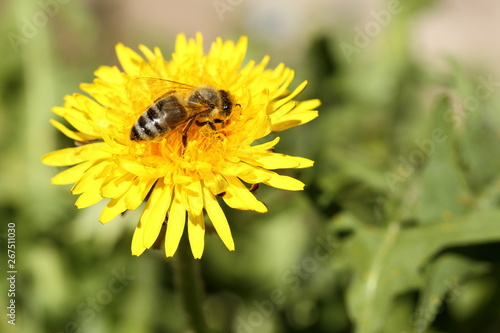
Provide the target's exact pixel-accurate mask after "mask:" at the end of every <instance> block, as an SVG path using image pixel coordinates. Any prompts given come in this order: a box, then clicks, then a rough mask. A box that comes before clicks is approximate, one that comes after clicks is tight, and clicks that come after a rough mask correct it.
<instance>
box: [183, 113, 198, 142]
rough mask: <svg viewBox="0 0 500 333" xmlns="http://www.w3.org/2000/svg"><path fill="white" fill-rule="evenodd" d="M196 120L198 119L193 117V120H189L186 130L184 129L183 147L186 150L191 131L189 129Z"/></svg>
mask: <svg viewBox="0 0 500 333" xmlns="http://www.w3.org/2000/svg"><path fill="white" fill-rule="evenodd" d="M195 120H196V117H192V118H191V119H189V120H188V122H187V124H186V126H184V128H183V129H182V146H184V148H186V147H187V132H188V130H189V127H191V125H192V124H193V122H194V121H195Z"/></svg>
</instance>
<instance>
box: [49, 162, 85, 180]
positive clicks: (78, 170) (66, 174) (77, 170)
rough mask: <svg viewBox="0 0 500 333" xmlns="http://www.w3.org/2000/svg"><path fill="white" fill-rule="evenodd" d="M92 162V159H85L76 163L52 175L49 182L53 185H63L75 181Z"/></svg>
mask: <svg viewBox="0 0 500 333" xmlns="http://www.w3.org/2000/svg"><path fill="white" fill-rule="evenodd" d="M93 164H94V161H86V162H83V163H80V164H77V165H75V166H73V167H71V168H69V169H66V170H64V171H62V172H60V173H58V174H57V175H55V176H54V177H52V179H51V182H52V184H55V185H65V184H73V183H76V182H77V181H78V180H79V179H80V178H82V176H83V174H84V173H85V172H86V171H87V169H88V168H90V167H91V166H92V165H93Z"/></svg>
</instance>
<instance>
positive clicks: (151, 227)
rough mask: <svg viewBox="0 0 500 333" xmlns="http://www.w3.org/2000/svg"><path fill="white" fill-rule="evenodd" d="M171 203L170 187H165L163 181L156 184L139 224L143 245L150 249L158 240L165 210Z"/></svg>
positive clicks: (165, 214)
mask: <svg viewBox="0 0 500 333" xmlns="http://www.w3.org/2000/svg"><path fill="white" fill-rule="evenodd" d="M171 201H172V185H170V184H169V185H166V184H165V183H164V182H163V179H159V180H158V183H156V185H155V187H154V189H153V191H152V192H151V197H150V198H149V200H148V202H147V204H146V208H145V209H144V213H143V214H142V216H141V222H142V223H143V224H144V241H143V245H144V246H145V247H147V248H150V247H151V245H153V243H154V242H155V240H156V239H157V238H158V234H159V233H160V229H161V226H162V224H163V222H165V220H166V218H167V210H168V208H169V207H170V202H171Z"/></svg>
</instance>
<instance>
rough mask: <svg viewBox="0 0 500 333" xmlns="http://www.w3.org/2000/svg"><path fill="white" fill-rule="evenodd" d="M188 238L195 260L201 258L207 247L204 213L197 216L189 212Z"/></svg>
mask: <svg viewBox="0 0 500 333" xmlns="http://www.w3.org/2000/svg"><path fill="white" fill-rule="evenodd" d="M188 236H189V244H191V251H192V252H193V256H194V257H195V259H199V258H201V256H202V254H203V248H204V247H205V221H204V220H203V212H200V213H199V214H195V213H194V212H192V211H191V212H188Z"/></svg>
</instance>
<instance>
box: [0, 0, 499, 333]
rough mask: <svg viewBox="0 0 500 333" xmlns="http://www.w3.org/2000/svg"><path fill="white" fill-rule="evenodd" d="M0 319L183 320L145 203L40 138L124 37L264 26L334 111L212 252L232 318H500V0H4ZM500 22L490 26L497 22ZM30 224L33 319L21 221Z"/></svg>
mask: <svg viewBox="0 0 500 333" xmlns="http://www.w3.org/2000/svg"><path fill="white" fill-rule="evenodd" d="M0 13H1V16H0V36H2V38H1V39H0V50H1V56H2V58H1V61H0V149H1V152H2V158H1V159H0V165H1V170H2V172H1V173H0V188H1V191H0V224H1V230H0V245H1V246H0V247H1V250H0V251H2V259H1V260H2V261H1V265H0V267H2V269H3V270H4V272H3V273H2V279H0V290H1V294H0V307H1V308H2V309H3V310H2V311H1V312H2V317H1V318H2V319H1V320H0V331H1V332H23V333H24V332H27V333H38V332H43V333H45V332H53V333H61V332H65V333H66V332H92V333H99V332H123V333H128V332H133V333H137V332H144V333H147V332H185V331H186V323H185V319H184V316H183V313H182V308H181V306H180V298H179V295H178V294H177V293H176V291H175V288H174V282H173V265H172V259H165V258H164V257H163V251H155V250H149V251H147V252H146V253H144V254H143V255H142V256H141V257H138V258H137V257H132V256H131V254H130V242H131V238H132V233H133V230H134V228H135V224H136V221H137V220H138V217H139V215H140V209H139V210H138V211H134V212H128V213H127V214H125V216H123V217H120V218H117V219H116V220H114V221H112V222H110V223H108V224H106V225H101V224H100V223H99V222H98V217H99V214H100V211H101V209H102V207H103V206H104V204H105V203H100V204H97V205H95V206H92V207H90V208H87V209H84V210H81V211H78V210H77V209H76V208H75V206H74V201H75V200H76V197H73V196H72V195H71V194H70V188H71V186H57V187H56V186H53V185H51V184H50V178H51V177H52V176H53V175H55V174H56V173H57V172H58V171H61V170H62V168H61V169H58V168H55V167H47V166H44V165H42V164H41V163H40V157H41V156H42V155H44V154H46V153H47V152H50V151H52V150H55V149H60V148H64V147H69V146H71V145H72V142H71V141H70V140H69V139H67V138H65V137H63V136H62V135H61V134H59V133H57V132H56V130H55V129H53V128H52V127H51V126H50V125H49V119H50V118H51V117H53V115H52V114H51V113H50V109H51V107H53V106H59V105H62V104H63V97H64V95H66V94H72V93H73V92H79V88H78V85H79V83H81V82H91V81H92V80H93V71H94V70H95V69H97V67H98V66H100V65H115V64H117V60H116V57H115V54H114V45H115V44H116V43H118V42H123V43H125V44H126V45H128V46H131V47H133V48H136V46H137V45H138V44H140V43H142V44H145V45H147V46H149V47H155V46H158V47H160V48H161V49H162V51H163V54H164V55H165V56H166V58H167V59H168V57H169V54H170V53H171V52H172V51H173V47H174V39H175V35H176V34H177V33H179V32H184V33H186V34H187V35H188V36H189V37H193V36H194V33H195V32H197V31H201V32H202V33H203V35H204V40H205V44H206V47H207V48H206V49H208V46H209V45H210V43H211V41H213V40H214V39H215V38H216V37H217V36H220V37H222V38H224V39H235V40H236V39H238V38H239V36H240V35H242V34H244V35H248V36H249V52H248V56H247V60H250V59H255V60H257V61H258V60H260V59H261V58H262V57H263V56H264V55H266V54H268V55H270V56H271V66H275V65H277V64H278V63H280V62H284V63H285V64H286V65H287V66H289V67H291V68H293V69H295V70H296V79H295V81H294V86H296V85H297V84H298V83H300V82H301V81H302V80H304V79H307V80H309V82H310V85H309V86H308V88H307V89H306V91H305V93H303V94H302V95H301V96H300V99H307V98H320V99H321V100H322V102H323V105H322V106H321V108H320V109H319V110H320V117H319V118H318V119H317V120H315V121H313V122H311V123H309V124H307V125H304V126H300V127H298V128H293V129H291V130H289V131H287V132H285V133H280V136H281V137H282V139H281V142H280V143H279V145H278V146H277V147H276V148H277V151H279V152H283V153H287V154H291V155H299V156H305V157H308V158H311V159H313V160H315V161H316V164H315V166H314V167H313V168H311V169H307V170H298V171H297V170H292V171H290V170H286V171H283V173H285V174H290V175H293V176H294V177H297V178H299V179H301V180H302V181H304V182H305V183H306V184H307V186H306V189H305V191H303V192H290V193H287V192H285V191H281V190H277V189H272V188H266V186H261V188H260V189H259V191H258V192H257V196H258V197H259V199H261V200H262V201H264V202H265V203H266V205H267V206H268V207H269V213H267V214H263V215H262V214H258V213H253V212H240V211H230V210H228V209H226V213H227V215H228V219H229V221H230V225H231V229H232V231H233V235H234V238H235V243H236V251H235V252H229V251H227V250H226V249H225V248H224V246H223V245H222V242H221V241H220V239H219V238H218V237H217V236H216V235H207V240H206V242H207V244H206V248H205V252H204V256H203V258H202V260H201V261H200V264H201V269H202V274H203V278H204V288H205V292H206V295H205V302H204V307H205V310H206V315H207V318H208V321H209V325H210V327H212V328H213V330H214V331H215V332H244V333H250V332H339V333H348V332H358V333H376V332H383V333H409V332H433V333H434V332H453V333H455V332H458V333H466V332H481V333H489V332H491V333H493V332H499V331H500V281H499V280H500V279H499V276H500V260H499V258H500V209H499V204H500V200H499V199H500V196H499V194H500V179H499V176H498V170H499V167H500V145H499V144H498V141H499V133H500V112H499V108H500V99H499V96H500V94H499V87H500V72H499V69H500V66H499V64H498V58H499V57H498V56H499V53H500V46H499V45H500V43H498V37H497V36H496V32H497V31H498V22H499V13H500V5H499V4H498V3H497V2H495V1H493V0H481V1H475V2H467V1H465V0H463V1H461V0H455V1H452V0H448V1H397V0H393V1H374V2H373V1H367V0H366V1H362V0H357V1H347V0H343V1H342V0H335V1H319V0H316V1H307V2H306V1H284V0H283V1H263V0H262V1H243V0H220V1H218V0H215V1H193V0H192V1H185V2H181V1H169V2H166V1H160V0H147V1H131V0H123V1H118V0H112V1H98V0H87V1H76V0H73V1H70V0H36V1H35V0H34V1H28V0H20V1H13V0H11V1H7V0H4V1H2V2H0ZM490 36H491V37H490ZM8 223H15V224H16V251H17V253H16V268H17V271H18V274H17V281H16V296H15V300H16V315H17V317H16V326H12V325H9V324H8V323H7V320H8V318H7V317H6V315H5V314H6V313H7V311H6V307H7V305H8V302H9V297H8V295H7V291H8V288H9V285H8V280H6V277H7V276H8V274H7V270H8V269H7V257H6V252H7V244H6V241H7V229H8V228H7V224H8Z"/></svg>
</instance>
